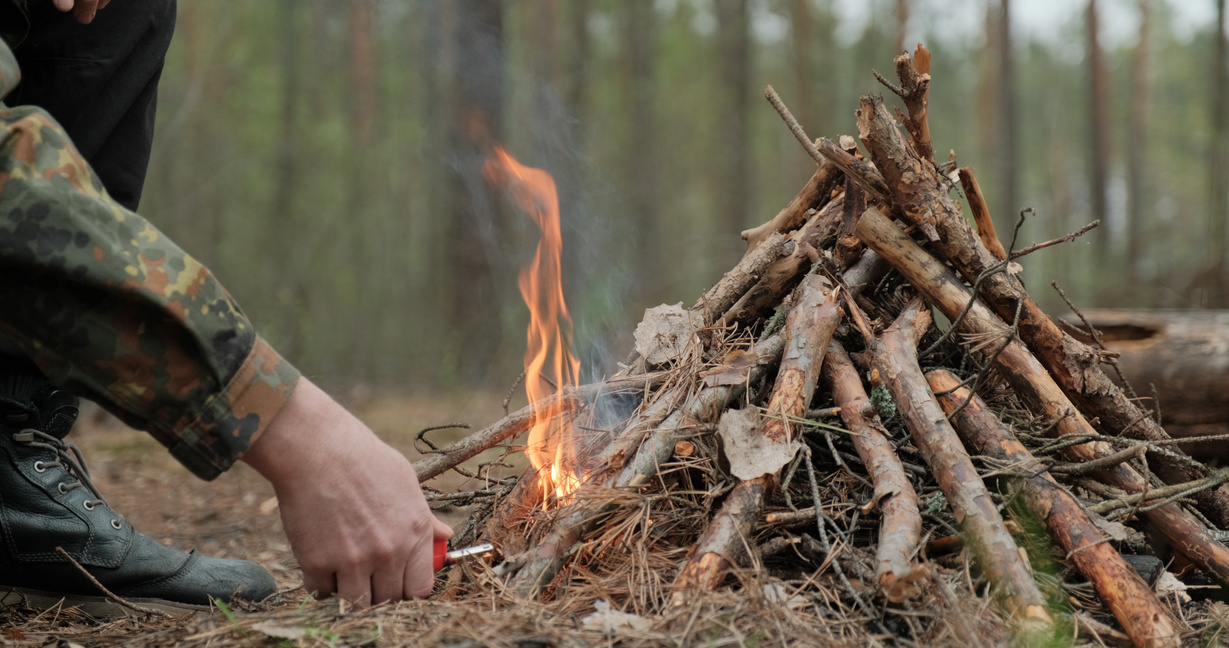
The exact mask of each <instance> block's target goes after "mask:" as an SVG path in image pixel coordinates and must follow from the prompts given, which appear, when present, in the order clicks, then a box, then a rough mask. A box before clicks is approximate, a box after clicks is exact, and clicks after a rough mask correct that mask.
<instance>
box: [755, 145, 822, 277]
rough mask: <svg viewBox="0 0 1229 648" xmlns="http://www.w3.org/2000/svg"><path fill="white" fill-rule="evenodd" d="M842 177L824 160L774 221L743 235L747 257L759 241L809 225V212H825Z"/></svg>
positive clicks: (774, 217)
mask: <svg viewBox="0 0 1229 648" xmlns="http://www.w3.org/2000/svg"><path fill="white" fill-rule="evenodd" d="M843 176H844V173H842V172H841V170H840V169H838V168H837V167H836V165H834V164H832V163H831V162H829V161H827V160H824V162H823V163H821V164H820V165H819V168H817V169H815V173H814V174H812V175H811V179H810V180H808V181H807V183H806V185H805V186H803V188H802V191H799V192H798V195H796V196H794V199H793V200H791V201H789V204H788V205H786V206H785V207H784V208H782V209H781V211H780V212H778V213H777V215H776V216H773V218H772V220H770V221H768V222H766V223H763V224H762V225H759V226H758V227H753V228H751V229H749V230H744V231H743V233H742V235H741V236H742V238H743V240H744V241H746V242H747V254H751V252H752V251H753V250H755V248H756V247H758V246H759V244H760V241H763V240H764V239H766V238H768V236H769V235H770V234H772V233H773V232H781V233H783V234H784V233H788V232H791V231H793V230H796V229H798V228H799V227H802V225H803V223H805V222H806V219H807V212H808V211H809V210H811V209H816V210H818V209H821V208H823V206H824V205H826V204H827V203H828V200H829V199H830V198H831V197H832V190H833V189H835V188H836V187H837V186H838V185H839V183H840V181H841V180H842V179H843Z"/></svg>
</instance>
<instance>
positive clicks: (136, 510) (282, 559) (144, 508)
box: [0, 393, 520, 646]
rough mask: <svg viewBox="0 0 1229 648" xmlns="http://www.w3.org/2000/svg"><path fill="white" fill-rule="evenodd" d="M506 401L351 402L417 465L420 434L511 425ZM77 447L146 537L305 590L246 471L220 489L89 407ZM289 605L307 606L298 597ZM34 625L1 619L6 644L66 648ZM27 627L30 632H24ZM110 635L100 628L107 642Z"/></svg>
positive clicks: (84, 640) (10, 613) (455, 512)
mask: <svg viewBox="0 0 1229 648" xmlns="http://www.w3.org/2000/svg"><path fill="white" fill-rule="evenodd" d="M502 400H503V396H502V395H496V394H491V393H475V394H470V395H466V396H442V397H441V396H438V395H433V396H418V397H373V396H370V395H364V394H362V393H357V394H352V395H351V397H350V398H348V399H343V401H349V402H348V403H347V405H348V406H350V407H351V408H352V409H353V411H355V412H356V414H358V416H359V417H360V418H361V419H362V420H364V421H365V422H366V423H367V424H368V425H370V426H371V428H372V429H373V430H375V432H376V433H377V434H378V435H379V436H380V437H381V438H382V439H384V440H385V441H386V442H388V443H389V444H390V445H392V446H394V447H395V448H397V449H398V450H400V451H401V452H403V453H404V454H405V455H406V456H407V457H409V458H410V459H411V460H416V459H418V458H420V457H421V456H422V455H421V454H419V453H418V452H417V451H416V450H415V449H414V437H415V436H416V434H417V433H418V432H419V430H421V429H422V428H424V427H427V426H433V425H442V424H447V423H454V422H465V423H470V424H471V425H473V426H474V427H475V428H480V427H482V426H484V425H488V424H490V423H492V422H494V421H496V420H498V419H499V418H500V417H501V416H503V410H502V408H501V407H500V403H501V401H502ZM468 432H469V431H467V430H441V431H436V432H432V433H431V434H430V437H429V438H431V439H432V440H434V441H436V442H437V443H447V442H449V441H451V440H453V439H455V438H457V437H459V436H463V435H464V434H467V433H468ZM69 440H70V441H73V442H74V443H76V444H77V445H78V446H79V447H80V448H81V450H82V452H83V454H84V456H85V458H86V462H87V466H88V467H89V469H90V473H91V475H92V476H93V478H94V481H95V483H96V484H97V486H98V487H99V489H100V490H101V491H102V493H103V495H104V496H105V497H106V498H107V501H108V502H109V503H110V504H111V506H112V507H113V508H115V510H117V511H119V512H120V513H121V514H122V515H124V516H125V517H126V518H127V519H128V520H130V521H131V522H132V523H133V525H134V526H135V527H136V528H137V529H138V530H140V531H141V532H143V533H145V534H146V535H149V536H150V537H152V538H154V539H156V540H158V541H159V542H162V543H163V544H165V545H168V546H172V547H175V548H177V549H180V550H183V551H189V550H192V549H196V550H198V551H200V552H202V553H204V554H206V555H209V556H217V557H222V558H244V559H248V560H254V561H257V562H259V563H260V564H262V565H264V566H265V567H266V568H267V569H268V570H269V571H270V572H271V573H272V574H273V577H274V578H275V579H276V580H277V583H278V585H279V587H281V588H283V589H287V590H289V589H292V588H295V587H297V586H299V585H300V584H301V583H302V575H301V573H300V572H299V570H298V568H297V565H296V562H295V559H294V556H293V555H292V554H291V552H290V546H289V544H288V543H287V541H286V537H285V535H284V534H283V532H282V524H281V520H280V518H279V516H278V512H277V500H276V498H275V497H274V496H273V489H272V487H271V486H270V485H269V484H268V483H267V482H265V481H264V480H263V479H262V478H261V477H260V476H259V475H258V474H257V473H256V472H255V471H254V470H252V469H251V468H249V467H248V466H247V465H246V464H243V463H239V464H237V465H235V467H234V468H232V469H231V470H230V471H228V472H227V473H226V474H224V475H222V476H221V477H219V478H218V479H217V480H215V481H212V482H204V481H201V480H199V479H197V478H196V477H194V476H193V475H192V474H191V473H189V472H188V471H187V470H186V469H184V468H183V467H182V466H180V465H179V464H178V463H177V462H176V461H175V460H174V459H173V458H172V457H171V456H170V455H169V454H168V453H166V452H165V451H164V449H163V448H162V447H161V446H160V445H159V444H158V443H157V442H156V441H154V440H153V438H152V437H150V436H148V435H147V434H145V433H143V432H139V431H136V430H133V429H131V428H128V427H127V426H125V425H124V424H123V423H121V422H119V421H118V420H116V419H115V418H113V417H111V416H110V415H108V414H107V413H106V412H105V411H103V410H102V409H101V408H98V407H97V406H94V405H93V404H91V403H84V404H83V407H82V412H81V417H80V419H79V421H78V424H77V426H76V427H75V428H74V430H73V432H72V434H71V436H70V437H69ZM514 457H515V458H519V457H520V455H514ZM428 485H429V486H434V487H435V488H437V489H440V490H445V491H450V492H451V491H455V490H458V489H462V488H463V487H464V486H465V483H464V478H462V477H460V476H459V475H456V474H455V473H450V474H446V475H442V476H440V477H439V478H437V479H436V480H434V481H433V482H431V483H429V484H428ZM438 515H439V516H440V517H441V518H442V519H444V521H446V522H448V523H449V524H450V525H453V526H454V527H455V526H456V525H457V524H459V523H460V522H462V521H463V520H464V519H465V518H466V517H467V512H466V511H465V510H461V509H445V510H442V511H439V512H438ZM288 596H289V597H295V596H298V597H299V598H301V594H299V593H291V594H290V595H288ZM30 619H31V617H30V616H29V615H26V614H23V613H21V612H20V611H16V610H0V628H5V629H6V631H5V632H0V645H39V646H42V645H46V644H47V643H54V642H56V641H58V640H59V638H60V635H59V633H57V632H46V631H47V630H50V629H53V628H54V624H46V623H34V624H30ZM87 625H88V624H87ZM23 626H25V627H27V628H30V631H28V632H27V631H23V630H21V629H20V628H21V627H23ZM71 628H72V630H71V632H69V633H68V634H69V635H72V636H73V637H74V639H73V641H75V642H78V643H81V644H82V645H90V644H91V641H90V639H91V635H90V632H89V630H88V627H82V626H81V625H80V624H76V625H72V626H71ZM83 633H84V634H83ZM105 634H107V633H106V632H102V627H100V633H99V638H101V637H102V636H104V635H105ZM137 636H139V633H137ZM136 638H137V637H136V636H134V637H133V639H134V640H136ZM152 643H153V644H157V643H158V642H156V641H155V642H152Z"/></svg>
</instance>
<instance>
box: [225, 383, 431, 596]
mask: <svg viewBox="0 0 1229 648" xmlns="http://www.w3.org/2000/svg"><path fill="white" fill-rule="evenodd" d="M243 461H245V462H247V463H248V464H250V465H251V466H252V467H253V468H255V469H256V470H257V471H258V472H259V473H260V474H261V475H263V476H264V477H265V478H266V479H268V480H269V481H270V482H272V483H273V489H274V491H275V492H276V493H277V498H278V504H279V508H280V509H281V515H282V524H283V526H284V527H285V529H286V536H287V537H288V538H289V539H290V548H291V550H292V551H294V555H295V557H296V558H297V559H298V561H299V566H300V567H301V568H302V570H303V585H304V587H305V588H306V589H307V591H309V592H314V593H316V594H317V595H318V596H327V595H330V594H337V595H338V596H341V597H342V598H345V599H347V600H350V601H365V602H372V601H374V602H381V601H398V600H401V599H408V598H421V597H425V596H427V595H429V594H430V593H431V589H432V586H433V585H434V582H435V574H434V569H433V565H432V561H433V551H434V540H435V538H448V537H450V536H451V535H452V530H451V529H449V528H448V525H446V524H444V523H443V522H440V521H439V520H437V519H436V518H435V516H434V515H433V514H432V513H431V509H430V508H429V507H428V506H427V502H426V500H425V499H424V498H423V494H422V490H421V489H419V487H418V477H417V476H416V475H415V474H414V468H413V467H412V466H411V465H410V462H409V461H408V460H407V459H406V458H405V457H404V456H402V455H401V453H399V452H397V451H396V450H394V449H393V448H392V447H390V446H388V445H387V444H385V443H384V442H383V441H381V440H380V439H379V438H378V437H376V435H375V434H374V433H373V432H372V431H371V430H370V429H369V428H368V427H367V426H366V425H364V424H363V423H362V422H361V421H359V420H358V419H357V418H355V417H354V416H353V415H352V414H350V413H349V412H347V411H346V410H345V409H344V408H343V407H341V405H339V404H337V402H336V401H334V400H333V399H332V398H330V397H329V396H328V394H325V393H324V392H323V391H321V390H320V388H319V387H317V386H315V385H314V384H312V383H311V382H310V381H308V380H307V379H306V378H301V379H300V380H299V384H298V386H297V387H296V388H295V391H294V394H293V395H292V396H291V397H290V401H289V402H288V403H287V404H286V406H285V407H284V408H283V409H282V411H281V412H279V413H278V415H277V416H276V417H275V418H274V419H273V421H271V422H270V423H269V426H268V427H267V428H266V429H265V431H264V433H263V434H262V435H261V436H260V437H259V438H258V439H257V440H256V443H254V444H253V445H252V447H251V449H250V450H249V451H248V453H247V454H246V455H244V457H243Z"/></svg>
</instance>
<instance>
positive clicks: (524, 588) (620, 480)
mask: <svg viewBox="0 0 1229 648" xmlns="http://www.w3.org/2000/svg"><path fill="white" fill-rule="evenodd" d="M784 348H785V338H784V337H783V336H782V335H780V334H777V335H774V336H771V337H769V338H768V339H766V340H764V341H762V342H760V343H758V344H756V345H755V348H754V351H753V352H754V353H755V354H756V356H757V357H759V358H761V359H762V360H763V362H762V363H761V364H757V365H756V367H754V368H753V369H752V370H751V375H750V376H749V377H748V379H747V381H746V382H743V383H739V384H737V385H721V386H718V387H708V388H705V389H703V390H701V391H700V392H699V393H698V394H696V395H695V396H693V397H692V398H691V399H690V400H689V401H688V402H687V404H686V405H684V406H683V407H681V408H679V409H676V410H674V412H672V413H671V414H670V415H669V416H668V417H666V419H665V420H664V421H663V422H662V423H661V425H660V426H659V427H658V428H657V429H656V430H655V431H654V432H653V433H652V434H651V435H649V436H648V437H647V438H645V439H644V441H643V443H641V444H640V448H639V450H638V451H637V452H636V456H635V457H633V458H632V459H631V460H630V461H628V462H627V464H626V465H625V466H624V467H623V470H622V472H618V473H614V474H610V475H606V476H605V477H604V478H603V481H602V483H604V484H606V485H608V486H613V487H615V488H620V489H628V488H639V487H641V486H643V485H644V484H646V483H648V481H649V480H650V479H652V478H653V476H655V475H656V474H657V471H658V469H659V468H660V467H661V465H662V464H664V463H667V462H668V461H669V459H670V456H671V454H673V452H674V447H675V445H676V444H677V443H678V441H680V440H681V439H682V438H683V437H685V436H686V435H688V434H690V433H692V431H693V430H695V429H696V428H697V427H699V426H700V425H702V424H709V423H711V422H713V421H715V420H716V417H717V416H718V415H720V413H721V412H723V411H725V409H726V408H727V407H729V405H730V403H732V402H734V401H735V400H737V399H738V398H740V397H741V396H742V395H743V394H744V393H745V391H746V387H747V384H749V383H752V382H756V381H758V380H760V379H761V378H763V375H764V374H765V373H766V372H767V371H768V366H769V364H770V361H772V360H775V358H777V357H780V354H781V353H782V350H783V349H784ZM583 504H584V503H583V502H580V503H578V504H575V505H573V509H574V510H572V511H571V512H569V513H566V514H565V515H563V516H562V517H561V518H560V519H558V520H556V521H555V522H553V523H552V525H551V527H550V530H549V531H548V532H547V533H546V535H545V536H543V537H542V539H541V540H540V541H539V542H538V544H537V546H536V547H534V548H533V549H532V551H531V552H530V553H529V555H528V557H527V560H526V562H525V564H524V565H522V566H521V568H520V570H519V571H518V572H517V573H516V575H515V576H514V577H513V578H512V579H511V581H510V582H509V587H510V588H511V590H512V591H514V592H516V593H517V594H518V595H519V596H522V597H525V598H533V597H536V596H538V595H539V594H540V593H541V592H542V590H543V589H544V588H545V587H546V586H547V585H548V584H549V583H550V581H551V580H552V579H553V578H554V577H555V575H556V574H558V573H559V570H560V568H562V567H563V563H564V560H565V559H566V557H567V556H568V554H569V552H570V551H571V549H572V547H573V546H575V545H576V543H577V542H579V541H580V539H581V538H583V537H584V536H585V535H587V534H588V533H590V532H591V531H592V530H593V529H594V528H595V526H596V524H597V522H598V521H599V520H600V519H601V518H602V517H603V516H604V515H605V514H606V513H608V512H610V511H612V510H614V508H615V505H612V504H608V505H604V506H600V507H596V508H595V507H592V506H584V505H583Z"/></svg>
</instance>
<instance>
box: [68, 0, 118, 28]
mask: <svg viewBox="0 0 1229 648" xmlns="http://www.w3.org/2000/svg"><path fill="white" fill-rule="evenodd" d="M54 2H55V8H56V9H59V10H60V11H65V12H68V11H71V12H73V18H76V19H77V22H79V23H81V24H82V25H88V24H90V22H91V21H92V20H94V14H96V13H98V10H99V9H102V8H103V7H105V6H107V5H108V4H110V3H111V0H54Z"/></svg>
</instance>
